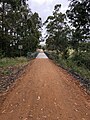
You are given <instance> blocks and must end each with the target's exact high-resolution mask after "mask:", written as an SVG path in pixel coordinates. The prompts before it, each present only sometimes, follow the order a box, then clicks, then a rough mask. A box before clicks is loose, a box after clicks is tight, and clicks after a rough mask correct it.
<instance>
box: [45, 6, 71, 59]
mask: <svg viewBox="0 0 90 120" xmlns="http://www.w3.org/2000/svg"><path fill="white" fill-rule="evenodd" d="M60 8H61V5H59V4H58V5H56V6H55V8H54V12H53V15H52V16H49V17H48V18H47V20H46V22H45V24H46V28H47V32H48V37H47V41H46V44H47V48H48V49H51V50H56V51H57V52H61V53H62V54H63V57H65V58H66V54H67V48H68V44H69V37H68V36H69V34H70V29H69V26H68V25H67V23H66V16H65V14H63V13H61V12H60Z"/></svg>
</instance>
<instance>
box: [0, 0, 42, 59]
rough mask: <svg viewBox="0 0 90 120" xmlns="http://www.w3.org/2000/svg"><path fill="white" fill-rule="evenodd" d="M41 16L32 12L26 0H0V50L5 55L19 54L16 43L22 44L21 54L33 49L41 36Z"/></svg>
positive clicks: (13, 55)
mask: <svg viewBox="0 0 90 120" xmlns="http://www.w3.org/2000/svg"><path fill="white" fill-rule="evenodd" d="M41 27H42V25H41V18H40V17H39V15H38V13H34V14H33V13H32V11H31V10H30V8H28V5H27V4H26V0H7V1H6V0H5V1H3V0H1V1H0V50H1V52H2V53H1V54H2V55H3V54H4V55H5V56H7V57H15V56H19V55H20V54H19V50H18V45H23V49H22V55H25V56H26V54H27V52H28V51H35V50H36V48H37V46H38V43H39V38H40V36H41V31H40V28H41Z"/></svg>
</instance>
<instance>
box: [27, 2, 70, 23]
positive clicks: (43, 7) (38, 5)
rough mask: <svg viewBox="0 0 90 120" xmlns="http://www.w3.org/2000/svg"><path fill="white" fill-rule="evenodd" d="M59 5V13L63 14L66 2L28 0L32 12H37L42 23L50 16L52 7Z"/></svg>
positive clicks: (66, 5)
mask: <svg viewBox="0 0 90 120" xmlns="http://www.w3.org/2000/svg"><path fill="white" fill-rule="evenodd" d="M58 3H59V4H61V5H62V7H61V11H62V12H65V11H66V10H67V8H68V4H69V2H68V0H28V4H29V6H30V8H31V10H32V12H38V13H39V15H40V17H41V18H42V21H43V22H44V21H45V20H46V19H47V17H48V16H49V15H51V14H52V11H53V9H54V6H55V5H56V4H58Z"/></svg>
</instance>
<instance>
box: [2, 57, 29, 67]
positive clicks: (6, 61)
mask: <svg viewBox="0 0 90 120" xmlns="http://www.w3.org/2000/svg"><path fill="white" fill-rule="evenodd" d="M27 62H28V61H27V59H26V58H25V57H16V58H2V59H0V67H8V66H15V65H20V64H26V63H27Z"/></svg>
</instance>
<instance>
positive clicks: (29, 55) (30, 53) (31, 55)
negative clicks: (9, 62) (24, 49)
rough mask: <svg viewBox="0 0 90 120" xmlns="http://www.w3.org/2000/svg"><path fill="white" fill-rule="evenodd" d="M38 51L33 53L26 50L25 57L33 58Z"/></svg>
mask: <svg viewBox="0 0 90 120" xmlns="http://www.w3.org/2000/svg"><path fill="white" fill-rule="evenodd" d="M38 53H39V52H34V53H32V52H28V53H27V58H28V59H34V58H36V57H37V55H38Z"/></svg>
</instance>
